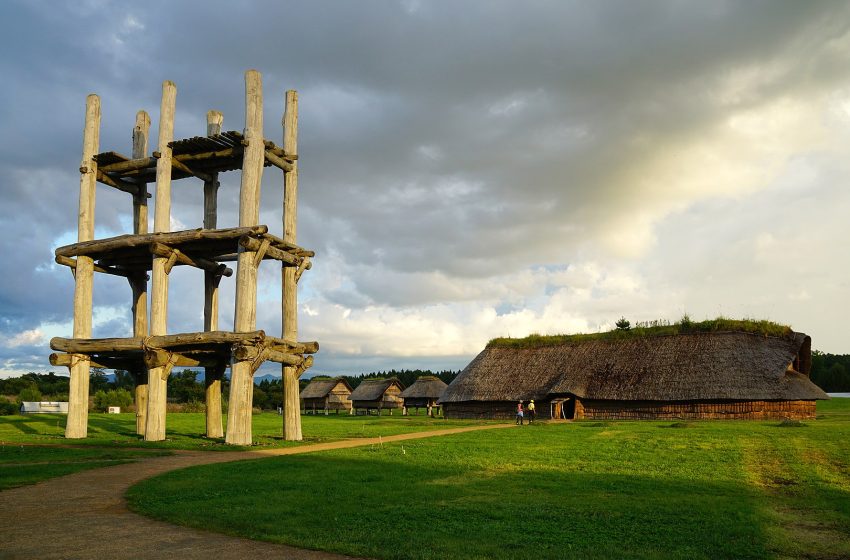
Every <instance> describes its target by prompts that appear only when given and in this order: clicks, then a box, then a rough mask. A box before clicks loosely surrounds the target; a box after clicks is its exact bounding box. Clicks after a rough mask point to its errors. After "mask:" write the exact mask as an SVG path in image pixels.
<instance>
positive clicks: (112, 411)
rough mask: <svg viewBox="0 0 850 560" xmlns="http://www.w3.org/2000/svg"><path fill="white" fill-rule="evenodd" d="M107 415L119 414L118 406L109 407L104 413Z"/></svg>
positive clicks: (119, 408)
mask: <svg viewBox="0 0 850 560" xmlns="http://www.w3.org/2000/svg"><path fill="white" fill-rule="evenodd" d="M106 412H107V413H109V414H121V407H120V406H110V407H109V410H107V411H106Z"/></svg>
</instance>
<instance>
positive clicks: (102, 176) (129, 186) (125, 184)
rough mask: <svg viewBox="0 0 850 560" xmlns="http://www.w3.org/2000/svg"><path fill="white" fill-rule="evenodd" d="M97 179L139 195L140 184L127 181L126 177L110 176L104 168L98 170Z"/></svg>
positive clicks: (147, 195) (148, 196)
mask: <svg viewBox="0 0 850 560" xmlns="http://www.w3.org/2000/svg"><path fill="white" fill-rule="evenodd" d="M81 169H82V168H81ZM97 181H98V182H99V183H103V184H104V185H109V186H110V187H112V188H114V189H118V190H119V191H122V192H125V193H128V194H131V195H133V196H139V185H137V184H136V183H131V182H129V181H125V180H124V179H119V178H116V177H110V176H109V175H107V174H106V173H105V172H104V171H103V170H102V169H98V170H97ZM145 196H146V198H150V197H151V195H150V193H146V195H145Z"/></svg>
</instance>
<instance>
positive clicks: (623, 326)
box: [614, 317, 632, 331]
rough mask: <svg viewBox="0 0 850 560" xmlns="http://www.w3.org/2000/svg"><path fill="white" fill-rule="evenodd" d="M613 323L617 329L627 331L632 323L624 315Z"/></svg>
mask: <svg viewBox="0 0 850 560" xmlns="http://www.w3.org/2000/svg"><path fill="white" fill-rule="evenodd" d="M614 324H615V325H617V330H618V331H627V330H629V329H630V328H632V324H631V323H630V322H629V321H628V320H627V319H626V318H625V317H620V319H619V320H618V321H617V322H616V323H614Z"/></svg>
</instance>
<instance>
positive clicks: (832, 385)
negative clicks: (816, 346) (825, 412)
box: [811, 350, 850, 393]
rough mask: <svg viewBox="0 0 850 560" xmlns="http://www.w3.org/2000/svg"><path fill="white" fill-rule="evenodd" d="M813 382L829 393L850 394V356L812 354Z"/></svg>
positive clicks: (822, 353)
mask: <svg viewBox="0 0 850 560" xmlns="http://www.w3.org/2000/svg"><path fill="white" fill-rule="evenodd" d="M811 379H812V382H813V383H814V384H815V385H817V386H818V387H820V388H821V389H823V390H824V391H826V392H827V393H848V392H850V354H826V353H824V352H819V351H817V350H815V351H814V352H812V373H811Z"/></svg>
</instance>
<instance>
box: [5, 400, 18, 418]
mask: <svg viewBox="0 0 850 560" xmlns="http://www.w3.org/2000/svg"><path fill="white" fill-rule="evenodd" d="M18 410H20V407H19V406H18V404H17V403H13V402H12V401H10V400H8V399H6V398H4V397H0V416H11V415H12V414H17V413H18Z"/></svg>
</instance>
